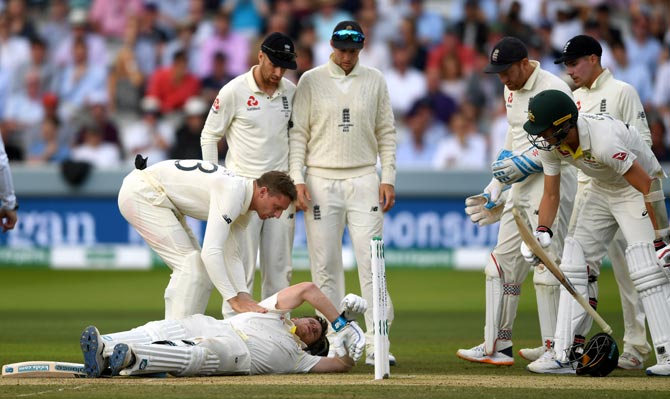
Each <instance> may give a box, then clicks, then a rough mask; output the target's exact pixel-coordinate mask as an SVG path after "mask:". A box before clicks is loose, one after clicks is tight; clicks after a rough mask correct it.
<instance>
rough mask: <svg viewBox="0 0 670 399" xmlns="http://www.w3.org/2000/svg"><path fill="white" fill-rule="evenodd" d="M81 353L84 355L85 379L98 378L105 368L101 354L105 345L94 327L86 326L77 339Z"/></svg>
mask: <svg viewBox="0 0 670 399" xmlns="http://www.w3.org/2000/svg"><path fill="white" fill-rule="evenodd" d="M79 346H80V347H81V353H82V354H83V355H84V371H85V372H86V377H87V378H98V377H100V375H102V372H103V370H105V369H106V368H107V364H106V361H105V358H104V357H103V356H102V352H103V350H104V349H105V344H104V343H103V342H102V340H101V339H100V332H99V331H98V329H97V328H95V326H88V327H86V329H85V330H84V332H82V333H81V338H80V339H79Z"/></svg>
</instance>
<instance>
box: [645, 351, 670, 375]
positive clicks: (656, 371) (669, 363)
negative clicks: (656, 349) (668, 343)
mask: <svg viewBox="0 0 670 399" xmlns="http://www.w3.org/2000/svg"><path fill="white" fill-rule="evenodd" d="M656 359H658V363H656V364H655V365H653V366H651V367H647V375H659V376H666V377H667V376H670V353H663V354H661V355H659V354H658V353H656Z"/></svg>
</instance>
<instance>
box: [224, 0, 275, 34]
mask: <svg viewBox="0 0 670 399" xmlns="http://www.w3.org/2000/svg"><path fill="white" fill-rule="evenodd" d="M221 8H222V9H223V11H224V12H225V13H228V14H230V26H231V29H232V30H233V31H234V32H237V33H240V34H242V35H244V36H246V37H247V38H248V39H249V40H254V39H256V38H257V37H258V36H259V35H260V34H261V32H262V30H263V25H264V24H265V22H264V21H265V19H266V18H268V16H269V15H270V3H269V2H268V0H223V1H222V4H221ZM271 32H272V31H271Z"/></svg>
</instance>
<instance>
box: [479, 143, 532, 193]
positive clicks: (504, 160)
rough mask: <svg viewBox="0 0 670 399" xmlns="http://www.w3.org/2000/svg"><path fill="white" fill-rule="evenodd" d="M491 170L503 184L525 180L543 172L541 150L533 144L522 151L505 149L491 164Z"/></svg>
mask: <svg viewBox="0 0 670 399" xmlns="http://www.w3.org/2000/svg"><path fill="white" fill-rule="evenodd" d="M491 172H492V173H493V177H494V178H496V179H497V180H498V181H499V182H500V183H503V184H512V183H516V182H520V181H524V180H525V179H526V177H528V176H530V175H532V174H533V173H541V172H542V159H541V158H540V150H538V149H537V148H535V147H533V146H530V147H529V148H528V149H526V150H525V151H522V152H516V151H514V152H512V151H509V150H505V149H503V150H501V151H500V152H499V153H498V158H497V159H496V160H495V161H494V162H493V163H492V164H491Z"/></svg>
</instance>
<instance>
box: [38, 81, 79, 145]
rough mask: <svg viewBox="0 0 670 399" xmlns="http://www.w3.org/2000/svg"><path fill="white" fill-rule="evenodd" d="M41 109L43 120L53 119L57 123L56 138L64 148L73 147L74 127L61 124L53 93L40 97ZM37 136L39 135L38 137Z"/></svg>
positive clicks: (68, 124)
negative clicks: (57, 137) (58, 138)
mask: <svg viewBox="0 0 670 399" xmlns="http://www.w3.org/2000/svg"><path fill="white" fill-rule="evenodd" d="M42 108H43V109H44V120H46V119H54V120H57V121H58V124H59V126H60V127H59V129H58V136H59V137H60V139H61V141H62V142H63V143H64V145H65V146H67V147H68V148H70V147H71V146H72V145H74V142H75V139H76V133H77V129H76V127H77V126H75V125H73V124H71V123H62V122H61V120H60V117H59V116H58V108H59V102H58V96H56V94H54V93H45V94H44V95H43V96H42ZM38 136H39V135H38Z"/></svg>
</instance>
